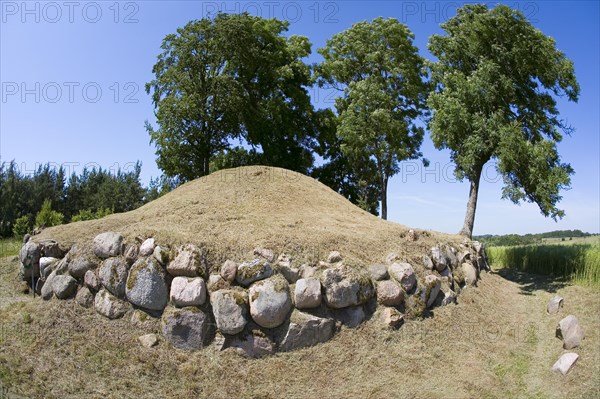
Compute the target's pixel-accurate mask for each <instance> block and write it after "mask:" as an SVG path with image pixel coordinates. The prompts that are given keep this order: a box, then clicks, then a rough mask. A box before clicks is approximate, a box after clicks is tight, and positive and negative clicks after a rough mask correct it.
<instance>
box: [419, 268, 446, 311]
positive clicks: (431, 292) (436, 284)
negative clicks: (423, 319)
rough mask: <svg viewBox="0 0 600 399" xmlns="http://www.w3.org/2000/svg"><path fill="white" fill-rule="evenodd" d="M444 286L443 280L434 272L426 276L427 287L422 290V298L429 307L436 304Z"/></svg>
mask: <svg viewBox="0 0 600 399" xmlns="http://www.w3.org/2000/svg"><path fill="white" fill-rule="evenodd" d="M441 288H442V280H441V279H440V278H439V277H438V276H435V275H433V274H430V275H428V276H425V287H424V288H423V291H422V292H421V300H422V301H423V303H425V305H426V306H427V307H431V305H433V304H434V302H435V300H436V298H437V296H438V294H439V293H440V290H441Z"/></svg>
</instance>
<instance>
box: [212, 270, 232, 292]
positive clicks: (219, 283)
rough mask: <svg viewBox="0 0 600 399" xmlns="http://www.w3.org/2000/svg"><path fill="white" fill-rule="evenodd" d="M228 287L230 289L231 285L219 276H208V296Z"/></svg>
mask: <svg viewBox="0 0 600 399" xmlns="http://www.w3.org/2000/svg"><path fill="white" fill-rule="evenodd" d="M229 287H231V283H230V282H229V281H227V280H225V279H224V278H223V277H221V275H220V274H215V273H213V274H211V275H210V276H208V281H207V283H206V288H207V289H208V293H209V294H211V293H213V292H215V291H218V290H222V289H225V288H229Z"/></svg>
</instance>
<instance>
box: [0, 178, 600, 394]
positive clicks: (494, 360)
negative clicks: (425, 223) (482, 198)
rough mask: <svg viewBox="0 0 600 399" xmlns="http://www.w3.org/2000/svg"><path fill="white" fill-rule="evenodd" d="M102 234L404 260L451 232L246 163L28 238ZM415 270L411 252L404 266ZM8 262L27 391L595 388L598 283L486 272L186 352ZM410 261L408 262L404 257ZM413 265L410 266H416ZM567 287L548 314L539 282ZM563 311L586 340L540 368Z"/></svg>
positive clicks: (10, 366)
mask: <svg viewBox="0 0 600 399" xmlns="http://www.w3.org/2000/svg"><path fill="white" fill-rule="evenodd" d="M107 230H116V231H120V232H122V233H124V234H125V235H126V237H127V238H128V239H129V240H132V239H133V238H134V237H135V236H138V235H140V236H155V237H157V239H158V241H159V243H169V244H171V245H173V244H177V243H181V242H193V243H196V244H199V245H202V246H204V247H205V248H206V249H207V250H208V251H209V252H210V256H209V259H210V260H211V262H212V264H213V266H214V265H218V264H219V263H220V262H221V261H222V260H224V259H225V258H226V257H232V258H233V259H234V260H243V259H245V258H247V257H250V256H251V252H252V249H253V248H254V247H255V246H259V245H260V246H265V247H269V248H272V249H273V250H275V251H277V252H286V253H288V254H291V255H293V256H294V257H295V258H296V259H297V260H300V261H303V260H311V261H315V260H317V259H323V258H324V257H325V256H326V254H327V252H329V251H330V250H339V251H340V252H341V253H342V254H343V255H345V256H346V258H349V259H352V260H356V261H359V262H361V263H362V264H368V263H370V262H380V261H382V260H383V258H384V257H385V256H386V255H387V253H389V252H390V251H395V252H397V253H399V254H400V255H401V256H403V257H405V258H407V259H409V260H411V259H414V258H419V257H420V255H421V254H423V253H425V252H428V251H429V248H430V247H431V246H432V245H433V244H435V243H436V242H439V241H443V242H454V243H458V242H459V241H460V238H459V237H457V236H450V235H444V234H440V233H434V232H422V234H421V239H419V240H418V241H416V242H410V241H408V240H407V239H406V238H404V235H405V234H406V232H407V230H408V228H407V227H405V226H402V225H399V224H395V223H389V222H385V221H382V220H380V219H378V218H376V217H374V216H371V215H369V214H368V213H365V212H363V211H361V210H360V209H358V208H356V207H354V206H353V205H351V204H350V203H349V202H348V201H346V200H345V199H343V198H342V197H340V196H339V195H337V194H335V193H333V192H332V191H331V190H330V189H328V188H327V187H325V186H323V185H322V184H320V183H318V182H316V181H314V180H312V179H309V178H307V177H304V176H301V175H296V174H292V173H291V172H287V171H284V170H283V169H276V168H265V167H250V168H240V169H236V170H230V171H223V172H220V173H218V174H213V175H211V176H208V177H206V178H203V179H200V180H197V181H194V182H191V183H188V184H186V185H184V186H182V187H180V188H178V189H177V190H176V191H174V192H173V193H171V194H169V195H167V196H165V197H163V198H160V199H159V200H157V201H154V202H152V203H150V204H148V205H146V206H144V207H142V208H140V209H138V210H135V211H133V212H129V213H124V214H118V215H112V216H109V217H106V218H104V219H101V220H97V221H89V222H79V223H74V224H69V225H65V226H59V227H55V228H51V229H48V230H46V231H44V232H43V233H42V234H41V235H40V236H37V237H36V240H37V239H42V238H54V239H57V240H59V241H61V242H76V241H78V242H84V241H85V242H89V241H90V239H91V238H92V237H94V236H95V235H96V234H98V233H100V232H102V231H107ZM416 263H417V266H419V265H418V263H420V260H419V262H416ZM17 266H18V265H17V262H16V260H15V259H14V258H12V259H11V258H5V259H0V321H1V325H0V389H1V390H0V397H3V396H6V397H11V396H18V395H21V396H23V397H28V398H41V397H44V398H61V399H62V398H79V397H88V398H157V397H193V398H196V397H209V398H232V397H235V398H238V397H239V398H280V397H286V398H306V397H321V398H338V397H349V398H354V397H361V398H393V397H416V398H467V397H468V398H474V397H476V398H517V397H518V398H522V397H532V398H535V397H539V398H553V397H556V398H559V397H560V398H562V397H570V398H572V397H582V398H589V397H597V396H598V395H599V394H600V381H599V377H598V376H599V375H600V345H599V334H600V320H598V290H597V289H593V288H583V287H578V286H571V285H568V286H561V285H557V284H555V283H554V282H553V281H552V280H549V279H546V278H544V277H535V276H531V275H527V274H518V273H517V272H510V273H513V274H507V273H508V272H505V273H504V275H503V276H501V275H499V274H497V273H490V274H487V273H484V274H483V276H482V280H481V282H480V283H479V286H478V287H473V288H467V289H466V290H465V291H464V292H463V293H462V294H461V296H460V297H459V304H458V305H450V306H447V307H444V308H436V309H434V311H433V312H432V313H433V316H434V317H429V318H426V319H425V320H422V321H410V322H407V324H405V325H404V326H402V327H401V328H400V329H399V330H396V331H392V330H387V329H383V328H382V327H381V326H380V325H379V324H378V321H377V316H376V315H375V316H374V317H373V318H372V319H371V320H369V321H367V322H366V323H364V324H363V325H361V326H360V327H359V328H357V329H355V330H350V329H342V330H341V331H340V332H339V333H338V334H337V335H336V336H335V337H334V338H333V339H332V340H331V341H329V342H327V343H324V344H321V345H318V346H316V347H312V348H306V349H302V350H297V351H294V352H291V353H279V354H276V355H274V356H271V357H268V358H264V359H258V360H249V359H246V358H242V357H240V356H239V355H238V354H236V353H234V352H232V351H231V350H226V351H224V352H218V351H217V350H215V349H214V348H213V347H209V348H205V349H203V350H200V351H196V352H185V351H180V350H176V349H173V348H171V347H170V346H169V345H168V344H167V343H166V342H164V341H161V342H160V344H159V345H158V346H157V347H155V348H152V349H146V348H142V347H141V346H140V345H139V343H138V342H137V337H139V336H140V335H142V334H144V333H147V332H157V331H158V323H157V322H156V321H152V322H150V323H149V324H148V325H147V326H145V327H138V326H135V325H133V324H131V323H130V317H129V316H126V317H125V318H124V319H121V320H116V321H110V320H108V319H106V318H104V317H102V316H100V315H98V314H96V313H95V311H94V310H93V309H84V308H81V307H80V306H78V305H77V304H76V303H75V301H74V300H67V301H58V300H52V301H49V302H43V301H40V300H39V298H37V299H31V297H28V296H25V295H23V294H19V292H18V290H19V282H18V279H17V269H18V267H17ZM417 269H419V267H417ZM418 271H419V270H418ZM556 290H558V292H559V294H561V295H562V296H563V297H564V298H565V309H564V310H563V311H562V312H561V314H560V315H555V316H548V315H546V313H545V306H546V302H547V300H548V299H549V298H550V297H551V295H552V294H551V292H552V291H556ZM567 312H568V313H574V314H576V315H577V317H578V318H579V320H580V322H581V324H582V325H583V327H584V329H585V331H586V334H587V338H586V340H585V341H584V344H583V346H582V347H581V348H577V349H576V350H575V351H576V352H577V353H579V354H580V355H581V359H580V361H579V363H578V364H577V365H576V366H575V368H574V370H573V371H572V372H571V373H570V374H569V375H567V376H566V377H561V376H558V375H556V374H554V373H552V372H551V371H550V367H551V366H552V364H553V363H554V361H555V360H556V359H557V358H558V357H559V355H560V354H562V352H563V350H562V345H561V342H560V341H559V340H558V339H557V338H555V337H554V328H555V325H556V323H557V322H558V320H559V319H560V318H561V317H564V315H566V314H567Z"/></svg>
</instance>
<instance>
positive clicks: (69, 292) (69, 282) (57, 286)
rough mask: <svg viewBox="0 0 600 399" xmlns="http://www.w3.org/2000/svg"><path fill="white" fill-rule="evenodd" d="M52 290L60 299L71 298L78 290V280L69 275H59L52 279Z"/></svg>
mask: <svg viewBox="0 0 600 399" xmlns="http://www.w3.org/2000/svg"><path fill="white" fill-rule="evenodd" d="M52 291H54V295H56V297H57V298H58V299H67V298H70V297H72V296H73V295H74V294H75V292H76V291H77V280H75V279H74V278H73V277H71V276H69V275H57V276H55V277H54V279H53V280H52Z"/></svg>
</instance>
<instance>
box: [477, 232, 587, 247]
mask: <svg viewBox="0 0 600 399" xmlns="http://www.w3.org/2000/svg"><path fill="white" fill-rule="evenodd" d="M590 236H591V234H590V233H584V232H583V231H581V230H555V231H548V232H546V233H538V234H524V235H519V234H505V235H491V234H487V235H481V236H473V239H474V240H476V241H481V242H484V243H485V244H486V245H487V246H514V245H530V244H541V243H542V242H543V241H544V239H546V238H563V241H564V238H566V237H569V239H572V238H573V237H590Z"/></svg>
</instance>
